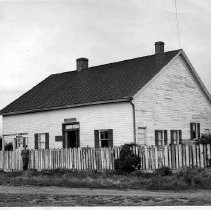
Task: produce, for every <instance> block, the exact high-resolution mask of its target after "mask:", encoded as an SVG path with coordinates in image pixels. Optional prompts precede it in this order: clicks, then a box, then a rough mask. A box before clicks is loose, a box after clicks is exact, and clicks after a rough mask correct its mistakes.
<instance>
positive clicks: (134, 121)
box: [130, 97, 136, 144]
mask: <svg viewBox="0 0 211 210" xmlns="http://www.w3.org/2000/svg"><path fill="white" fill-rule="evenodd" d="M130 104H131V105H132V109H133V138H134V139H133V140H134V143H135V144H136V112H135V105H134V103H133V98H132V97H131V98H130Z"/></svg>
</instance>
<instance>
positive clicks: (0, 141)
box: [0, 138, 2, 151]
mask: <svg viewBox="0 0 211 210" xmlns="http://www.w3.org/2000/svg"><path fill="white" fill-rule="evenodd" d="M0 151H2V138H0Z"/></svg>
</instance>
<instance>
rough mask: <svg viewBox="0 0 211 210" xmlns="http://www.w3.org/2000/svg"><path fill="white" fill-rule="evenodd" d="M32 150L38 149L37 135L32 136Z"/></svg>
mask: <svg viewBox="0 0 211 210" xmlns="http://www.w3.org/2000/svg"><path fill="white" fill-rule="evenodd" d="M34 149H38V134H37V133H36V134H34Z"/></svg>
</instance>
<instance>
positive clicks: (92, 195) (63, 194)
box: [0, 186, 211, 206]
mask: <svg viewBox="0 0 211 210" xmlns="http://www.w3.org/2000/svg"><path fill="white" fill-rule="evenodd" d="M23 201H24V202H23ZM147 205H150V206H154V205H211V191H209V190H197V191H187V192H184V191H183V192H172V191H145V190H105V189H87V188H86V189H84V188H62V187H37V186H0V206H147Z"/></svg>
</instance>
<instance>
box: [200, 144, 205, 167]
mask: <svg viewBox="0 0 211 210" xmlns="http://www.w3.org/2000/svg"><path fill="white" fill-rule="evenodd" d="M199 149H200V165H201V167H202V168H204V155H203V144H200V145H199Z"/></svg>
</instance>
